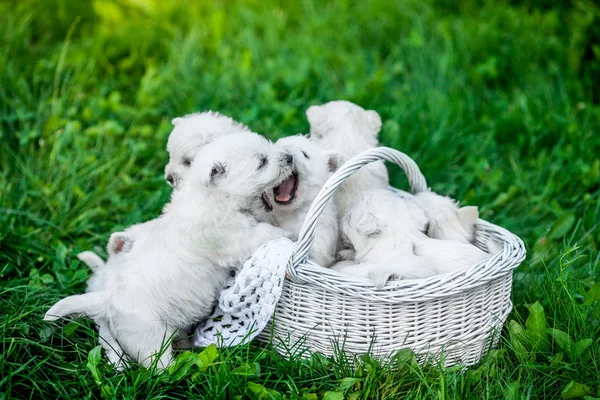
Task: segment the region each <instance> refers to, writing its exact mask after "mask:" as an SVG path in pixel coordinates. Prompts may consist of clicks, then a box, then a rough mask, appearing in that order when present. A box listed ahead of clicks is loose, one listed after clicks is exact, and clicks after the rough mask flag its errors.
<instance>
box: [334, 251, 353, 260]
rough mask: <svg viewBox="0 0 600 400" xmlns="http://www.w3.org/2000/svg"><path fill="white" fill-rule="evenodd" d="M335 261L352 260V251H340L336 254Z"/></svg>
mask: <svg viewBox="0 0 600 400" xmlns="http://www.w3.org/2000/svg"><path fill="white" fill-rule="evenodd" d="M335 259H336V260H337V261H346V260H354V250H351V249H344V250H340V251H339V252H338V253H337V255H336V257H335Z"/></svg>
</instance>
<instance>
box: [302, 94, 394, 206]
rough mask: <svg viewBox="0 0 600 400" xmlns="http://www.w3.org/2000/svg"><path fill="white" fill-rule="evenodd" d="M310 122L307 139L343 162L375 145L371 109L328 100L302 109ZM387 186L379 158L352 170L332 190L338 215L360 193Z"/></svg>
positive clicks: (377, 127) (375, 121) (377, 119)
mask: <svg viewBox="0 0 600 400" xmlns="http://www.w3.org/2000/svg"><path fill="white" fill-rule="evenodd" d="M306 117H307V118H308V122H309V123H310V138H311V140H313V141H315V142H316V143H318V144H319V146H321V148H322V149H326V150H335V151H337V152H339V153H340V154H341V155H342V157H343V158H344V161H347V160H348V159H350V158H352V157H354V156H355V155H357V154H359V153H361V152H363V151H365V150H368V149H371V148H373V147H377V146H378V144H379V142H378V139H377V136H378V134H379V130H380V129H381V118H380V117H379V114H377V112H375V111H373V110H365V109H363V108H362V107H359V106H357V105H356V104H353V103H351V102H349V101H343V100H340V101H330V102H329V103H326V104H323V105H320V106H312V107H309V108H308V110H306ZM388 185H389V178H388V172H387V169H386V167H385V164H384V163H383V161H381V162H376V163H371V164H369V165H367V166H365V167H363V168H361V169H360V170H359V171H357V172H355V173H354V174H353V175H352V176H351V177H350V178H348V180H347V181H346V182H344V184H343V185H342V186H341V187H340V189H339V190H338V192H337V193H336V197H335V199H336V202H337V205H338V209H339V212H340V215H344V214H346V212H347V208H348V206H349V204H350V202H352V200H353V199H355V198H356V196H358V195H359V194H360V193H361V192H364V191H366V190H372V189H385V188H387V187H388Z"/></svg>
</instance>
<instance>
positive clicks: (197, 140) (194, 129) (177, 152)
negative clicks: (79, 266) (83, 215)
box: [77, 111, 250, 271]
mask: <svg viewBox="0 0 600 400" xmlns="http://www.w3.org/2000/svg"><path fill="white" fill-rule="evenodd" d="M171 123H172V124H173V126H174V128H173V131H171V134H170V135H169V139H168V141H167V151H168V152H169V162H168V163H167V165H166V166H165V179H166V180H167V183H168V184H169V185H171V186H173V187H174V188H176V187H177V186H178V185H180V184H181V182H182V181H183V179H184V178H185V176H186V175H187V174H188V171H189V169H190V168H191V164H192V161H193V160H194V158H195V157H196V154H197V153H198V152H199V151H200V150H201V149H202V147H204V146H205V145H206V144H208V143H209V142H211V141H212V140H213V139H214V138H216V137H217V136H220V135H227V134H229V133H235V132H250V129H249V128H248V127H247V126H245V125H244V124H242V123H239V122H237V121H235V120H233V119H231V118H229V117H227V116H225V115H222V114H219V113H218V112H216V111H204V112H200V113H193V114H188V115H184V116H183V117H177V118H173V120H172V121H171ZM144 226H145V223H141V224H136V225H133V226H132V227H130V228H128V229H127V234H125V232H115V233H113V236H115V238H116V237H119V236H123V237H125V238H126V239H127V241H128V245H127V246H126V247H124V248H122V249H121V248H120V247H119V246H118V245H117V244H113V243H111V240H113V239H114V238H113V236H111V239H110V240H109V243H108V248H109V249H111V248H114V249H115V251H116V252H118V253H119V252H121V251H128V250H129V245H130V244H131V243H132V240H133V239H134V238H135V233H136V232H139V231H141V230H142V229H143V227H144ZM109 253H110V251H109ZM77 257H78V258H79V260H81V261H82V262H83V263H84V264H86V265H87V266H88V267H90V269H91V270H92V271H96V270H97V269H98V268H99V267H101V266H102V265H104V264H105V262H104V260H103V259H102V258H101V257H100V256H98V255H97V254H96V253H94V252H93V251H84V252H82V253H80V254H78V255H77Z"/></svg>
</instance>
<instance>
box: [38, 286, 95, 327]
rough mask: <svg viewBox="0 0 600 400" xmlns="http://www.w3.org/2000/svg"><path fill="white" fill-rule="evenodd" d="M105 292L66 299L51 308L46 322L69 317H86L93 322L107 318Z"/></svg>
mask: <svg viewBox="0 0 600 400" xmlns="http://www.w3.org/2000/svg"><path fill="white" fill-rule="evenodd" d="M105 304H106V303H105V297H104V293H103V292H91V293H86V294H78V295H75V296H69V297H65V298H64V299H62V300H60V301H59V302H58V303H56V304H55V305H53V306H52V307H50V309H49V310H48V312H47V313H46V315H45V316H44V321H56V320H57V319H59V318H64V317H67V316H69V315H73V316H81V315H84V316H86V317H88V318H91V319H93V320H96V319H99V318H103V317H105V316H106V305H105Z"/></svg>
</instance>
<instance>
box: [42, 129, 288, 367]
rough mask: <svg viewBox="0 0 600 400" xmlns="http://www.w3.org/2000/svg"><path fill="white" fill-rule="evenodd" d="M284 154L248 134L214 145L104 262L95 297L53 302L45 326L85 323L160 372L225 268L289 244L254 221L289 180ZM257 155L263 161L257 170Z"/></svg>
mask: <svg viewBox="0 0 600 400" xmlns="http://www.w3.org/2000/svg"><path fill="white" fill-rule="evenodd" d="M287 156H288V155H287V154H286V153H284V152H282V151H281V150H279V149H277V148H276V147H275V146H274V145H273V144H272V143H270V142H268V141H267V140H266V139H264V138H262V137H260V136H258V135H256V134H253V133H237V134H232V136H231V137H220V138H216V139H215V140H214V141H213V142H212V143H210V144H209V145H207V146H206V147H204V148H203V149H202V150H201V152H200V153H199V155H198V157H197V158H196V160H195V162H194V163H193V165H192V168H191V170H190V174H189V176H188V179H186V180H185V181H184V183H183V185H181V187H180V188H179V189H178V190H175V191H174V192H173V194H172V197H171V201H170V203H169V204H167V205H166V206H165V208H164V210H163V214H162V215H161V216H160V217H159V218H157V219H155V220H153V221H152V224H153V226H152V229H143V230H141V231H140V232H137V237H136V238H135V242H134V245H133V246H132V247H131V249H130V251H129V252H121V253H119V254H117V255H116V256H114V257H109V260H108V262H107V264H106V265H105V266H104V267H102V268H103V269H105V271H104V272H103V277H102V284H101V285H99V286H98V288H99V290H98V291H93V292H90V293H86V294H83V295H75V296H69V297H67V298H65V299H63V300H61V301H59V302H58V303H56V304H55V305H54V306H52V307H51V308H50V310H49V311H48V312H47V313H46V316H45V318H44V319H45V320H49V321H51V320H56V319H58V318H62V317H66V316H68V315H85V316H87V317H89V318H92V319H94V321H95V322H96V323H97V324H98V325H99V326H100V327H101V328H102V329H103V330H104V331H105V332H103V333H104V335H105V339H106V340H107V342H109V343H111V342H113V343H118V344H119V345H120V347H121V348H122V349H123V351H124V352H125V353H126V354H127V355H128V356H130V357H131V358H133V359H135V360H137V361H139V362H141V363H142V364H143V365H145V366H148V365H149V364H151V363H152V362H153V361H157V363H158V366H159V367H165V366H167V365H168V364H169V363H170V362H171V359H172V348H171V346H170V345H169V343H170V342H169V339H171V338H172V337H173V336H174V335H175V334H176V333H177V331H178V330H179V329H182V328H186V327H188V326H189V325H191V324H193V323H194V322H195V321H198V320H200V319H202V318H204V317H206V315H208V313H209V312H210V310H211V308H212V305H213V304H214V301H215V299H216V297H217V295H218V291H219V290H220V289H221V286H222V284H223V282H224V280H225V278H226V276H227V274H228V267H229V266H231V265H240V264H242V263H243V262H244V261H245V260H247V259H248V258H249V257H250V256H251V255H252V253H253V252H254V251H255V250H256V249H257V248H258V247H259V246H260V245H261V244H262V243H264V242H266V241H268V240H271V239H275V238H280V237H282V236H288V234H287V233H286V232H285V231H284V230H282V229H280V228H277V227H274V226H272V225H270V224H267V223H262V222H258V221H257V218H259V217H263V216H264V214H265V212H266V211H268V206H269V203H268V201H267V202H265V198H266V196H265V195H264V192H265V190H270V189H271V188H272V187H274V186H275V185H278V184H279V183H280V182H281V181H282V180H283V179H284V178H285V177H287V176H289V174H290V173H291V166H290V165H289V164H288V161H287V158H288V157H287ZM263 157H267V159H268V161H269V162H268V164H267V165H266V166H265V167H264V168H259V165H260V163H261V159H262V158H263ZM164 343H166V346H163V344H164ZM161 348H162V349H164V352H163V353H162V355H160V358H158V359H156V356H155V355H156V354H157V353H158V352H159V351H160V350H161Z"/></svg>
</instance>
